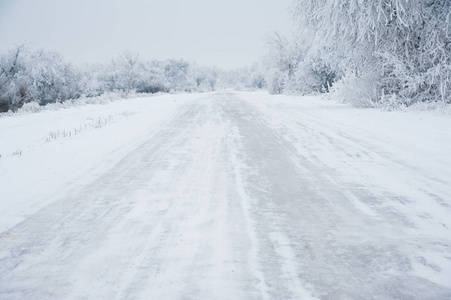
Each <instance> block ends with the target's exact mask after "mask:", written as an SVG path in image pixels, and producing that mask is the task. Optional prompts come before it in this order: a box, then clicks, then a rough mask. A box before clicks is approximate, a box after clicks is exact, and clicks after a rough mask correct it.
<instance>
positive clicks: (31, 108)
mask: <svg viewBox="0 0 451 300" xmlns="http://www.w3.org/2000/svg"><path fill="white" fill-rule="evenodd" d="M41 110H42V107H41V106H40V105H39V104H38V103H37V102H29V103H25V104H24V105H23V106H22V107H21V108H19V110H18V113H37V112H40V111H41Z"/></svg>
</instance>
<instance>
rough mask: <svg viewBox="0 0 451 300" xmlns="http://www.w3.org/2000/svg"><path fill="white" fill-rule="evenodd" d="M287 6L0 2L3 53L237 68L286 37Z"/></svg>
mask: <svg viewBox="0 0 451 300" xmlns="http://www.w3.org/2000/svg"><path fill="white" fill-rule="evenodd" d="M290 3H291V0H221V1H217V0H147V1H146V0H0V51H1V52H3V51H6V50H8V49H12V48H14V46H15V45H21V44H23V43H26V44H28V45H29V46H30V47H31V48H44V49H47V50H53V51H57V52H59V53H61V54H62V55H63V56H64V57H65V58H66V59H67V60H69V61H72V62H74V63H82V62H105V61H107V60H110V59H111V58H113V57H114V56H115V55H116V54H118V53H119V52H121V51H124V50H129V51H131V52H138V53H139V54H140V56H141V57H142V58H145V59H167V58H184V59H187V60H189V61H197V62H199V63H200V64H205V65H216V66H219V67H223V68H227V69H230V68H235V67H240V66H244V65H247V64H251V63H253V62H255V61H257V60H258V59H259V58H261V57H262V56H263V55H264V54H265V53H266V46H265V43H266V37H267V35H268V34H269V33H271V32H273V31H275V30H277V31H279V32H282V33H287V34H288V33H289V31H290V17H289V14H288V13H287V7H288V6H289V5H290Z"/></svg>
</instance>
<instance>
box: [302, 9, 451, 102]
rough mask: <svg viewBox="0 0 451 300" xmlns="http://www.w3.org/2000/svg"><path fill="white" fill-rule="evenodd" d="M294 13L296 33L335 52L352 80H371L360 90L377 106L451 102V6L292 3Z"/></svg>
mask: <svg viewBox="0 0 451 300" xmlns="http://www.w3.org/2000/svg"><path fill="white" fill-rule="evenodd" d="M293 12H294V16H295V18H296V20H297V22H298V24H299V25H300V28H302V29H305V28H308V29H309V30H311V32H313V34H314V35H315V36H316V37H317V41H318V42H319V43H322V45H323V46H331V45H333V47H335V50H336V51H337V52H338V53H339V55H340V56H342V57H343V58H344V61H345V62H346V67H345V69H346V72H347V73H348V74H350V76H353V77H354V78H356V79H357V80H358V79H359V78H365V80H367V79H368V78H369V77H370V76H372V79H371V80H370V81H372V82H373V86H372V87H368V86H366V85H364V86H365V88H371V89H373V90H374V92H373V93H368V95H372V97H373V99H370V100H371V102H372V103H374V104H375V105H377V103H378V102H380V101H382V100H383V99H386V98H387V97H390V99H393V97H392V96H393V95H394V96H395V97H396V98H397V99H398V101H399V102H401V103H403V104H407V105H408V104H410V103H413V102H416V101H426V100H439V99H440V100H442V101H447V102H450V101H451V99H450V95H451V79H450V74H451V72H450V70H451V22H450V18H451V1H448V0H438V1H437V0H378V1H366V0H294V6H293ZM358 86H359V84H357V85H356V86H355V87H354V88H355V89H358Z"/></svg>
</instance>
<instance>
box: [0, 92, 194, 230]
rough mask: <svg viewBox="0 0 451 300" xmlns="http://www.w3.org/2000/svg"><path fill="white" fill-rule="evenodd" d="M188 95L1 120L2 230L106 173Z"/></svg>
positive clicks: (77, 108) (18, 116)
mask: <svg viewBox="0 0 451 300" xmlns="http://www.w3.org/2000/svg"><path fill="white" fill-rule="evenodd" d="M192 98H196V95H195V94H194V95H189V96H186V95H185V96H183V98H182V99H180V100H181V101H178V102H177V100H178V99H179V97H178V96H174V95H172V96H159V97H151V98H137V99H130V100H124V101H116V102H113V103H110V104H108V105H86V106H81V107H73V108H70V109H62V110H57V111H42V112H40V113H36V114H23V115H14V116H6V117H3V118H0V155H1V156H2V157H1V159H0V178H3V180H1V182H0V190H1V191H2V192H1V195H2V196H1V197H2V201H0V211H2V212H6V213H4V214H3V215H2V218H1V219H0V232H3V231H6V230H7V229H9V228H11V227H13V226H14V225H16V224H18V223H19V222H21V221H23V220H25V219H26V218H27V217H28V216H30V215H32V214H34V213H36V212H37V211H38V210H40V209H41V208H43V207H45V206H46V205H49V204H51V203H52V202H54V201H56V199H58V198H59V197H61V193H64V192H65V190H66V189H68V188H70V187H71V185H73V184H74V183H75V182H77V183H78V182H80V183H81V182H89V181H92V180H93V179H94V178H95V177H97V176H99V175H100V174H102V173H104V172H105V171H106V170H108V169H109V168H111V167H112V166H114V165H115V164H116V163H117V162H118V161H119V160H120V159H121V158H122V157H123V156H124V155H125V154H127V153H128V152H129V151H131V150H133V149H134V148H136V147H137V146H139V144H140V143H141V142H142V140H143V139H145V138H146V137H147V136H146V134H147V133H148V132H149V131H150V130H151V128H152V127H154V126H156V125H157V124H158V123H159V122H161V121H162V120H164V119H165V117H167V116H168V115H169V114H171V113H173V111H174V110H175V109H176V108H177V107H178V106H180V105H181V104H183V103H184V102H186V101H189V99H192ZM150 103H151V104H150ZM99 123H100V124H99ZM63 132H66V134H67V135H68V134H69V133H70V135H71V136H63ZM77 132H78V133H77ZM18 152H21V153H22V154H21V155H18V154H17V153H18ZM5 179H6V180H5Z"/></svg>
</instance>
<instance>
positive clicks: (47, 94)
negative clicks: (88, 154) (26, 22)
mask: <svg viewBox="0 0 451 300" xmlns="http://www.w3.org/2000/svg"><path fill="white" fill-rule="evenodd" d="M289 10H290V15H291V18H292V22H293V34H292V35H291V36H283V35H281V34H279V33H274V34H272V35H271V36H270V37H268V38H267V39H268V43H267V44H268V54H267V55H266V57H264V58H262V59H261V60H260V61H259V62H258V63H256V64H254V65H253V66H248V67H243V68H241V69H238V70H234V71H224V70H220V69H218V68H216V67H204V66H199V65H197V64H195V63H190V62H187V61H184V60H181V59H178V60H166V61H158V60H153V61H145V60H142V59H140V56H139V54H138V53H131V52H127V51H125V52H122V53H120V54H118V55H117V57H116V58H114V59H113V60H112V61H111V62H109V63H107V64H90V65H88V64H86V65H84V66H74V65H73V64H71V63H70V62H67V61H65V60H64V58H63V57H62V56H61V55H59V54H58V53H55V52H51V51H46V50H35V49H30V48H29V47H27V46H26V45H25V46H18V47H16V48H14V49H11V50H10V51H7V52H5V53H1V54H0V112H7V111H13V112H14V111H17V109H18V108H20V107H22V106H23V105H24V104H26V103H30V102H33V103H38V104H39V105H46V104H48V103H57V102H64V101H66V100H69V99H78V98H80V97H94V96H99V95H102V94H104V93H107V92H117V91H121V92H136V93H157V92H205V91H213V90H216V89H223V88H235V89H238V90H246V89H267V90H268V92H269V93H271V94H282V93H285V94H310V93H329V94H331V95H333V97H334V98H335V99H337V100H339V101H342V102H345V103H351V104H352V105H354V106H357V107H378V108H391V109H396V108H400V107H407V106H411V105H414V104H416V103H424V102H427V103H430V102H436V103H441V104H443V105H446V104H449V103H451V22H450V21H451V20H450V18H451V2H450V1H447V0H441V1H434V0H413V1H412V0H410V1H409V0H378V1H364V0H320V1H317V0H294V1H293V2H292V5H291V7H290V8H289Z"/></svg>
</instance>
